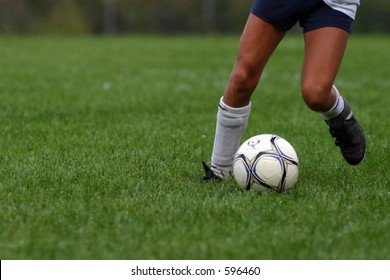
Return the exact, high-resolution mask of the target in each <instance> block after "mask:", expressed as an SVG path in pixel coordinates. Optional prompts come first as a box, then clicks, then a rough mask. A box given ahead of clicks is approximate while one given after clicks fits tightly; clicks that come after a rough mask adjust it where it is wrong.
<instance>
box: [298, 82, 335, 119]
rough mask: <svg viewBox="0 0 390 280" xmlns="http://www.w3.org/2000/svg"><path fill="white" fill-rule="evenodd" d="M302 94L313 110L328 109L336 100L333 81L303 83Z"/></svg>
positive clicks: (322, 110)
mask: <svg viewBox="0 0 390 280" xmlns="http://www.w3.org/2000/svg"><path fill="white" fill-rule="evenodd" d="M302 96H303V100H304V101H305V103H306V105H307V106H308V107H309V108H310V109H311V110H313V111H321V112H325V111H328V110H330V109H331V107H332V106H333V104H334V102H335V97H334V94H332V83H320V82H313V83H302Z"/></svg>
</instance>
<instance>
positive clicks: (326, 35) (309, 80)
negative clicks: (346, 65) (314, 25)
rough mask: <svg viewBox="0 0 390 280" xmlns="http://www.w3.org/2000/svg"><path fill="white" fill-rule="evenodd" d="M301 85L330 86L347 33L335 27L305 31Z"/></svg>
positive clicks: (341, 54) (334, 76)
mask: <svg viewBox="0 0 390 280" xmlns="http://www.w3.org/2000/svg"><path fill="white" fill-rule="evenodd" d="M304 38H305V55H304V62H303V67H302V85H307V84H309V85H317V86H319V87H326V88H329V91H330V90H331V87H332V85H333V83H334V80H335V78H336V75H337V72H338V70H339V67H340V65H341V62H342V59H343V56H344V52H345V48H346V46H347V42H348V38H349V33H348V32H347V31H345V30H343V29H340V28H336V27H324V28H319V29H315V30H313V31H309V32H306V33H305V34H304Z"/></svg>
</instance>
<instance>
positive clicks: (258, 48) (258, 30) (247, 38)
mask: <svg viewBox="0 0 390 280" xmlns="http://www.w3.org/2000/svg"><path fill="white" fill-rule="evenodd" d="M285 33H286V31H281V30H279V29H276V28H275V27H274V26H272V25H271V24H269V23H267V22H266V21H264V20H263V19H261V18H259V17H257V16H256V15H254V14H250V15H249V18H248V21H247V23H246V25H245V28H244V31H243V33H242V36H241V39H240V44H239V48H238V57H237V62H236V64H235V66H234V69H233V72H232V76H231V79H230V81H229V85H228V87H227V88H226V91H225V94H224V101H225V102H227V104H229V103H230V104H232V105H237V106H238V105H241V104H238V103H237V102H238V100H236V99H237V93H236V92H234V90H233V87H232V83H233V82H234V81H233V80H234V77H244V80H245V82H246V83H248V84H252V85H254V86H255V85H256V84H257V82H258V80H259V79H260V76H261V73H262V71H263V69H264V67H265V65H266V63H267V61H268V59H269V58H270V56H271V54H272V53H273V52H274V50H275V48H276V47H277V45H278V44H279V42H280V41H281V40H282V38H283V36H284V34H285ZM254 86H249V87H250V88H253V87H254ZM250 94H251V93H250ZM249 98H250V96H246V97H245V98H244V101H243V102H244V103H245V102H247V101H246V100H249ZM245 99H246V100H245Z"/></svg>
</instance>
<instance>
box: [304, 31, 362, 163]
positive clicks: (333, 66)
mask: <svg viewBox="0 0 390 280" xmlns="http://www.w3.org/2000/svg"><path fill="white" fill-rule="evenodd" d="M304 38H305V56H304V62H303V67H302V96H303V99H304V101H305V103H306V104H307V106H308V107H309V108H310V109H312V110H314V111H317V112H320V113H321V114H322V116H323V118H324V120H325V121H326V123H327V124H328V125H329V130H330V133H331V134H332V136H333V137H335V138H336V145H338V146H339V147H340V149H341V153H342V154H343V156H344V158H345V159H346V161H347V162H348V163H349V164H351V165H356V164H358V163H360V162H361V161H362V160H363V158H364V154H365V149H366V141H365V137H364V134H363V130H362V128H361V127H360V125H359V124H358V122H357V120H356V119H355V117H354V116H353V114H352V111H351V109H350V107H349V104H348V103H347V102H346V101H345V99H344V98H343V97H342V96H341V95H340V94H339V92H338V91H337V89H336V87H335V86H334V85H333V84H334V81H335V79H336V75H337V72H338V70H339V67H340V65H341V62H342V59H343V56H344V52H345V49H346V46H347V42H348V38H349V33H348V32H347V31H345V30H343V29H340V28H336V27H324V28H319V29H316V30H313V31H309V32H306V33H305V35H304Z"/></svg>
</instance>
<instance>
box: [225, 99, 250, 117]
mask: <svg viewBox="0 0 390 280" xmlns="http://www.w3.org/2000/svg"><path fill="white" fill-rule="evenodd" d="M251 107H252V103H251V102H250V101H249V104H248V105H246V106H244V107H240V108H234V107H231V106H229V105H226V104H225V102H223V97H221V100H220V101H219V104H218V109H219V110H222V111H224V112H226V113H230V114H231V115H234V116H237V117H245V116H247V115H249V113H250V111H251Z"/></svg>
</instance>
